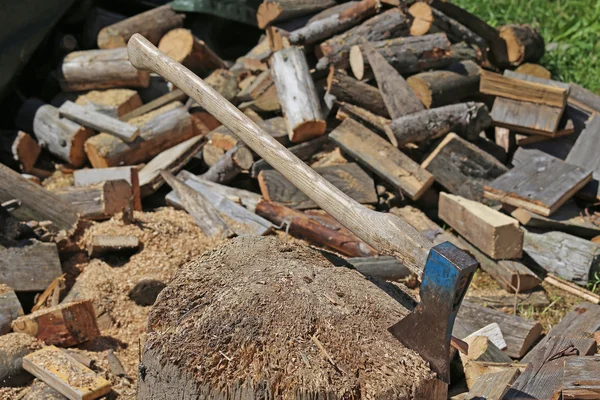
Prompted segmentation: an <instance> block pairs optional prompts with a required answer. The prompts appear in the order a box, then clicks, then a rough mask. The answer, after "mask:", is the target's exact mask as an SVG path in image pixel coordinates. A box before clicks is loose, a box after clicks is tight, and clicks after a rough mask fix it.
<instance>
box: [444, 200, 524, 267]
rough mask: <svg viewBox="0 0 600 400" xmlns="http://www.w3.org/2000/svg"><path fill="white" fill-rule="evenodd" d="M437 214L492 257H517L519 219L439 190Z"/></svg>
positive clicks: (520, 245)
mask: <svg viewBox="0 0 600 400" xmlns="http://www.w3.org/2000/svg"><path fill="white" fill-rule="evenodd" d="M438 208H439V212H438V213H439V217H440V218H441V219H443V220H444V221H446V223H448V225H450V226H451V227H452V228H453V229H454V230H456V231H457V232H458V233H460V234H461V235H462V236H463V237H464V238H465V239H467V240H468V241H469V242H471V243H472V244H473V245H475V246H476V247H477V248H479V249H480V250H481V251H483V252H484V253H485V254H487V255H488V256H490V257H491V258H493V259H496V260H497V259H511V258H521V256H522V255H523V231H522V230H521V229H519V222H518V221H517V220H516V219H514V218H511V217H509V216H507V215H505V214H502V213H501V212H499V211H496V210H494V209H492V208H490V207H488V206H486V205H484V204H481V203H479V202H477V201H472V200H468V199H465V198H464V197H460V196H454V195H451V194H447V193H443V192H442V193H440V199H439V205H438Z"/></svg>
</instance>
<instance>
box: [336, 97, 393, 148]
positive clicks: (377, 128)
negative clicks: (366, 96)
mask: <svg viewBox="0 0 600 400" xmlns="http://www.w3.org/2000/svg"><path fill="white" fill-rule="evenodd" d="M337 106H338V112H337V114H336V116H335V117H336V119H338V120H340V121H344V120H346V119H353V120H355V121H358V122H360V123H361V124H363V125H364V126H365V127H367V128H368V129H370V130H372V131H373V132H375V133H377V134H378V135H379V136H381V137H383V138H386V139H387V140H388V141H389V142H390V143H391V144H392V145H393V146H394V147H398V140H396V136H394V134H393V133H392V131H391V130H390V129H389V125H390V123H391V122H392V121H390V120H389V119H387V118H384V117H381V116H379V115H375V114H373V113H372V112H370V111H368V110H365V109H364V108H361V107H359V106H355V105H354V104H350V103H345V102H337Z"/></svg>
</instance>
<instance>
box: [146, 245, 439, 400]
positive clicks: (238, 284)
mask: <svg viewBox="0 0 600 400" xmlns="http://www.w3.org/2000/svg"><path fill="white" fill-rule="evenodd" d="M378 286H379V287H378ZM381 288H383V289H384V290H381ZM408 303H410V300H408V299H407V298H406V297H405V296H403V294H402V293H401V292H400V291H399V290H398V289H397V288H395V287H393V286H392V285H389V284H385V283H383V282H381V281H370V280H368V279H366V278H365V277H363V276H362V275H360V274H359V273H358V272H356V271H352V270H349V269H345V268H336V267H333V266H332V265H331V264H330V263H329V262H328V261H326V260H325V258H324V257H322V256H321V255H320V254H319V253H318V252H316V251H313V250H310V249H308V248H306V247H304V246H302V247H301V246H297V245H293V244H290V243H285V242H282V241H280V240H277V239H275V238H273V237H259V238H256V237H254V238H253V237H244V238H236V239H234V240H233V241H231V242H230V243H228V244H227V245H225V246H222V247H219V248H217V249H215V250H213V251H211V252H208V253H205V254H204V255H202V256H201V257H200V258H199V259H197V260H196V261H193V262H191V263H189V264H188V265H186V266H185V267H184V268H182V269H181V270H180V271H179V272H178V274H177V275H176V277H175V278H174V280H173V281H172V282H171V283H170V284H169V286H168V287H167V288H166V289H165V290H164V291H163V292H162V293H161V294H160V295H159V297H158V300H157V302H156V304H155V306H154V308H153V310H152V312H151V314H150V318H149V321H148V326H149V332H150V333H149V336H148V342H147V344H146V347H145V348H144V356H143V361H142V363H143V364H144V366H146V365H148V368H147V369H146V375H145V378H144V380H143V381H140V382H139V390H140V391H141V394H142V395H146V396H149V397H151V398H155V396H158V392H159V391H161V390H163V389H165V388H164V387H163V388H161V385H162V386H165V385H166V386H169V385H173V386H174V385H175V382H173V380H170V378H169V377H170V376H171V375H168V376H167V375H166V373H165V371H166V370H165V369H164V370H163V371H160V369H161V368H162V367H164V368H166V369H168V368H172V369H173V368H174V369H176V370H177V372H176V373H173V374H174V375H172V376H174V377H175V380H180V381H181V380H183V378H182V377H184V376H193V378H192V383H187V384H186V383H183V386H180V388H183V387H184V386H186V385H187V386H188V387H187V388H188V389H189V386H194V385H196V384H197V385H199V386H204V387H205V388H206V387H209V388H210V389H212V390H214V392H210V393H205V394H206V395H207V397H206V398H217V397H218V395H219V393H221V392H222V391H225V390H229V389H227V388H230V389H231V388H232V387H234V389H231V390H234V391H235V390H239V388H240V387H242V386H244V387H245V386H246V385H250V386H253V387H254V388H255V389H256V388H257V386H260V388H261V389H260V390H262V392H264V393H269V395H266V397H268V398H270V397H269V396H272V397H276V398H278V399H289V398H297V397H296V396H297V395H298V394H299V393H304V394H305V395H306V396H307V397H306V398H309V397H308V396H309V395H310V394H311V393H313V394H314V393H317V392H320V393H330V394H332V398H333V397H336V398H359V397H360V398H363V399H378V398H379V399H381V398H410V396H411V393H413V391H414V387H413V385H414V386H416V387H418V386H421V385H426V384H427V383H426V382H428V381H429V380H430V379H432V378H433V376H434V375H433V373H432V372H431V371H430V370H429V367H428V366H427V364H426V363H425V362H424V361H423V360H422V359H421V358H420V356H418V355H417V354H416V353H415V352H414V351H412V350H408V349H406V348H405V347H404V346H402V345H401V344H400V343H399V342H398V341H397V340H396V339H395V338H394V337H393V336H392V335H391V334H390V333H389V332H388V331H387V328H388V327H389V326H391V325H392V324H393V323H395V322H397V321H398V320H400V319H401V318H402V317H403V316H404V315H406V313H407V312H408V311H407V309H406V308H405V306H403V304H404V305H406V306H408ZM192 339H193V340H192ZM157 359H160V360H161V361H160V363H157V362H156V360H157ZM158 364H161V366H162V367H159V366H158ZM180 383H182V382H180ZM152 385H155V386H152ZM236 387H237V389H235V388H236ZM173 389H174V390H177V389H175V388H173ZM181 390H183V389H181ZM207 390H209V389H207ZM250 390H252V389H250ZM256 390H258V389H256ZM189 393H190V394H191V395H192V396H193V393H196V392H194V391H190V392H189ZM392 393H393V394H394V395H393V396H392V395H391V394H392ZM170 394H172V393H171V392H169V391H168V390H167V391H166V392H163V393H162V394H161V396H159V397H160V398H169V395H170ZM334 394H335V395H334ZM344 396H346V397H344ZM218 398H220V397H218ZM261 398H262V397H261ZM311 398H312V397H311Z"/></svg>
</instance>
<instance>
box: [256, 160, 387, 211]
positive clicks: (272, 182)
mask: <svg viewBox="0 0 600 400" xmlns="http://www.w3.org/2000/svg"><path fill="white" fill-rule="evenodd" d="M315 171H316V172H317V173H319V174H320V175H322V176H323V178H325V179H326V180H328V181H329V182H331V183H332V184H333V185H334V186H335V187H337V188H338V189H340V190H341V191H342V192H344V193H346V194H347V195H348V196H350V197H351V198H353V199H354V200H356V201H358V202H359V203H362V204H374V203H376V202H377V193H376V192H375V183H374V182H373V179H372V178H371V177H370V176H369V175H368V174H367V173H366V172H365V171H363V170H362V169H361V168H360V167H359V166H358V165H357V164H353V163H350V164H341V165H332V166H328V167H319V168H315ZM258 182H259V185H260V190H261V192H262V195H263V197H264V198H265V199H266V200H271V201H276V202H278V203H281V204H283V205H285V206H287V207H291V208H295V209H307V208H316V207H317V205H316V204H315V203H314V202H313V201H312V200H310V199H309V198H308V196H306V195H305V194H304V193H302V192H301V191H299V190H298V189H297V188H296V187H295V186H294V185H292V184H291V183H290V182H289V181H288V180H287V179H285V178H284V177H283V175H281V173H279V172H278V171H276V170H265V171H261V172H260V173H259V174H258Z"/></svg>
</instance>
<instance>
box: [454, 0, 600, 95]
mask: <svg viewBox="0 0 600 400" xmlns="http://www.w3.org/2000/svg"><path fill="white" fill-rule="evenodd" d="M453 3H455V4H457V5H458V6H461V7H463V8H464V9H466V10H468V11H470V12H472V13H474V14H475V15H477V16H478V17H480V18H482V19H483V20H484V21H487V22H488V23H489V24H490V25H492V26H500V25H504V24H508V23H523V24H524V23H527V24H530V25H531V26H533V27H534V28H536V29H538V30H539V31H540V32H541V33H542V35H543V37H544V39H545V41H546V46H548V44H552V45H551V46H550V47H551V50H550V51H546V55H545V56H544V58H543V59H542V61H541V64H542V65H544V66H545V67H546V68H548V69H549V70H550V72H551V73H552V76H553V78H554V79H557V80H560V81H564V82H575V83H577V84H579V85H581V86H583V87H585V88H587V89H589V90H592V91H594V92H596V93H600V62H599V61H600V57H599V56H598V54H599V53H600V1H598V0H453Z"/></svg>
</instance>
